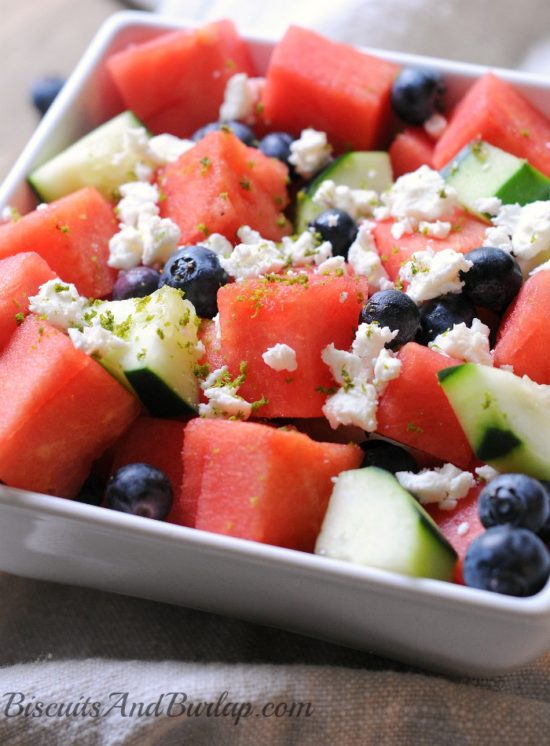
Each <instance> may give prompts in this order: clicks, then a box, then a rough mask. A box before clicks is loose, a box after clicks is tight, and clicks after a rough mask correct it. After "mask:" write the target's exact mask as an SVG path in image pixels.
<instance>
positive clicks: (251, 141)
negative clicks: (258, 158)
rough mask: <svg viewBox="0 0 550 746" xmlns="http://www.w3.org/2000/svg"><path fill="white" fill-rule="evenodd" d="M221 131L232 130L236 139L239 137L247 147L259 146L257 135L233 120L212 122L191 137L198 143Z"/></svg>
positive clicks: (244, 125)
mask: <svg viewBox="0 0 550 746" xmlns="http://www.w3.org/2000/svg"><path fill="white" fill-rule="evenodd" d="M221 129H224V130H230V131H231V132H232V133H233V134H234V135H235V137H238V138H239V140H241V142H244V144H245V145H250V147H256V146H257V144H258V140H257V138H256V135H255V134H254V131H253V130H251V129H250V127H248V126H247V125H246V124H243V123H242V122H236V121H233V120H231V121H230V122H210V123H209V124H205V125H204V127H201V128H200V129H198V130H197V131H196V132H194V133H193V134H192V135H191V140H194V141H195V142H198V141H199V140H202V138H203V137H206V135H208V134H210V132H218V130H221Z"/></svg>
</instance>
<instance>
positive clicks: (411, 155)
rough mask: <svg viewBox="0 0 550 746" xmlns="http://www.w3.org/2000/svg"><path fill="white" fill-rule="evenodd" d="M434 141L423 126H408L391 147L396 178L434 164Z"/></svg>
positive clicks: (392, 165)
mask: <svg viewBox="0 0 550 746" xmlns="http://www.w3.org/2000/svg"><path fill="white" fill-rule="evenodd" d="M433 151H434V141H433V140H432V139H431V138H430V137H429V136H428V135H427V134H426V132H425V131H424V130H423V129H422V128H421V127H407V128H406V129H405V130H404V131H403V132H400V133H399V134H398V135H397V136H396V137H395V139H394V141H393V142H392V144H391V145H390V147H389V151H388V152H389V154H390V160H391V167H392V171H393V175H394V178H395V179H397V178H398V177H399V176H403V174H408V173H410V172H411V171H416V169H417V168H420V166H429V167H430V168H432V165H433Z"/></svg>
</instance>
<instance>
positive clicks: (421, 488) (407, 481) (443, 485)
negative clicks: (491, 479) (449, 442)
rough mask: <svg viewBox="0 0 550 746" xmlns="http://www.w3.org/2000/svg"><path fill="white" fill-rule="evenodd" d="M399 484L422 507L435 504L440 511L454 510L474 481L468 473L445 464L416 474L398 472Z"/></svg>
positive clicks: (473, 484)
mask: <svg viewBox="0 0 550 746" xmlns="http://www.w3.org/2000/svg"><path fill="white" fill-rule="evenodd" d="M395 476H396V477H397V479H398V481H399V484H400V485H401V486H402V487H404V488H405V489H406V490H408V491H409V492H410V493H412V494H413V495H414V496H415V497H416V498H417V499H418V500H419V502H420V503H421V504H422V505H428V504H430V503H437V507H438V508H441V509H442V510H454V508H456V506H457V503H458V501H459V500H461V499H462V498H463V497H466V495H467V494H468V492H469V491H470V490H471V489H472V487H474V486H475V479H474V477H473V475H472V474H470V472H469V471H462V470H461V469H459V468H458V467H456V466H454V465H453V464H445V465H444V466H440V467H436V468H435V469H422V471H420V472H418V474H414V473H413V472H412V471H398V472H397V473H396V475H395Z"/></svg>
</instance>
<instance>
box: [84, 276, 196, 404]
mask: <svg viewBox="0 0 550 746" xmlns="http://www.w3.org/2000/svg"><path fill="white" fill-rule="evenodd" d="M94 312H95V313H94ZM92 314H93V315H94V318H91V319H90V321H89V323H95V322H96V321H97V319H99V321H100V323H101V325H102V326H104V327H106V328H108V329H109V330H110V331H113V332H114V333H115V334H116V335H117V336H119V337H121V338H122V339H123V340H124V341H125V342H126V343H127V344H126V345H124V346H123V347H113V348H111V349H108V350H105V351H103V352H102V353H100V354H97V353H96V355H95V357H96V359H97V360H98V361H99V362H100V363H101V364H102V365H103V366H104V367H105V368H106V369H107V370H108V371H109V372H110V373H111V374H112V375H113V376H115V378H117V379H118V380H119V381H120V382H121V383H122V384H123V385H124V386H126V387H127V388H129V389H130V390H132V391H133V392H134V393H135V394H136V395H137V396H138V398H139V399H140V400H141V402H142V403H143V405H144V406H145V407H146V408H147V409H148V410H149V412H150V414H152V415H153V416H155V417H178V416H180V415H182V414H187V413H189V412H192V411H195V410H196V409H197V407H198V402H199V386H198V382H197V377H196V375H195V366H196V364H197V362H198V357H199V353H198V350H197V341H198V339H197V329H198V325H199V322H200V320H199V318H198V316H197V314H196V313H195V309H194V307H193V305H192V304H191V303H190V302H189V301H187V300H184V299H183V297H182V294H181V293H180V291H179V290H176V289H175V288H172V287H169V286H167V285H165V286H164V287H162V288H160V289H159V290H156V291H155V292H154V293H152V294H151V295H148V296H147V297H145V298H129V299H127V300H119V301H104V302H101V303H98V304H96V305H94V306H93V307H92V309H91V314H90V315H92Z"/></svg>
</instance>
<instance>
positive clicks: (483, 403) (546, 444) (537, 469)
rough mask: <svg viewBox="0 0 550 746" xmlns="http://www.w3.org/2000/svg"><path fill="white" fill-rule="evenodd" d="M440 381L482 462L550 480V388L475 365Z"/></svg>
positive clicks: (462, 367)
mask: <svg viewBox="0 0 550 746" xmlns="http://www.w3.org/2000/svg"><path fill="white" fill-rule="evenodd" d="M438 377H439V382H440V383H441V386H442V388H443V391H444V392H445V395H446V396H447V399H448V400H449V402H450V403H451V406H452V408H453V409H454V411H455V414H456V416H457V418H458V420H459V422H460V424H461V425H462V429H463V430H464V432H465V434H466V437H467V438H468V440H469V442H470V445H471V446H472V449H473V450H474V452H475V454H476V456H477V457H478V458H479V459H481V460H482V461H485V462H486V463H489V464H490V465H491V466H493V467H494V468H495V469H497V470H498V471H504V472H516V471H517V472H521V473H523V474H529V475H531V476H533V477H536V478H537V479H550V419H549V416H548V414H549V412H550V386H544V385H542V384H538V383H534V382H533V381H531V380H530V379H528V378H520V377H519V376H515V375H514V374H513V373H510V372H508V371H505V370H500V369H499V368H490V367H489V366H487V365H476V364H474V363H465V364H464V365H457V366H454V367H451V368H444V369H443V370H441V371H440V372H439V373H438Z"/></svg>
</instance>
